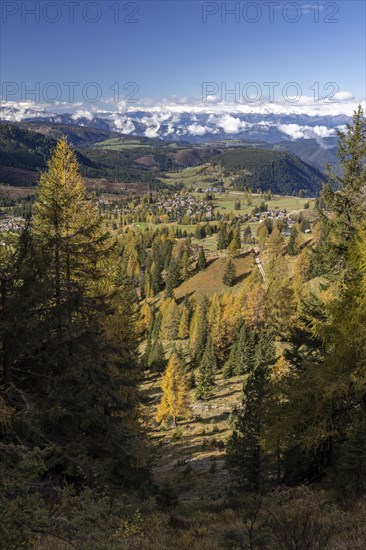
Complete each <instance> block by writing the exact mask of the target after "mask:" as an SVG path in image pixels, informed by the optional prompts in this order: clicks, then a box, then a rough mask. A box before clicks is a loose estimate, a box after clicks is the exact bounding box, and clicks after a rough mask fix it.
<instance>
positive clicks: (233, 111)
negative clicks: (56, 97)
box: [0, 102, 351, 147]
mask: <svg viewBox="0 0 366 550" xmlns="http://www.w3.org/2000/svg"><path fill="white" fill-rule="evenodd" d="M275 111H276V109H273V108H272V110H269V109H266V108H262V109H260V110H259V109H257V112H256V111H255V110H253V111H252V112H249V111H248V112H245V110H243V109H238V108H237V106H236V105H226V106H225V105H224V106H223V105H220V108H218V106H217V105H212V106H208V105H205V106H204V108H201V109H198V108H197V106H189V105H184V104H183V105H182V104H179V105H177V104H175V105H157V106H152V107H145V108H144V107H137V106H136V107H135V106H127V107H126V106H125V107H124V108H123V109H120V110H114V111H113V110H98V109H93V110H86V109H85V108H77V109H76V110H75V109H74V111H71V110H70V111H69V112H67V111H66V110H65V108H62V106H59V107H58V108H54V107H53V108H52V109H51V108H50V107H49V106H44V105H39V104H35V103H31V102H23V103H16V102H3V104H2V105H1V106H0V116H1V120H2V121H9V122H20V121H22V122H26V121H39V122H41V121H43V122H52V123H61V124H73V125H75V124H77V125H79V126H86V127H94V128H99V129H104V130H112V131H117V132H119V133H121V134H124V135H131V136H145V137H149V138H161V139H164V140H165V141H177V142H179V141H185V142H190V143H205V142H209V141H223V140H229V139H230V140H233V139H235V140H246V141H252V140H254V141H258V140H260V141H264V142H267V143H276V142H278V141H281V140H298V139H316V140H317V141H318V142H319V144H320V145H324V146H325V147H326V144H325V142H326V139H325V138H329V137H335V136H336V133H337V130H339V129H342V128H343V127H344V125H345V124H346V123H347V122H349V121H350V120H351V119H350V115H349V114H348V113H331V112H330V113H327V112H325V113H324V114H323V113H322V112H321V111H320V112H319V113H317V112H312V113H311V114H308V113H306V112H304V110H301V109H298V110H297V111H293V112H291V111H290V110H289V109H282V112H275ZM277 111H278V109H277ZM324 140H325V141H324Z"/></svg>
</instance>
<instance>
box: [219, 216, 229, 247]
mask: <svg viewBox="0 0 366 550" xmlns="http://www.w3.org/2000/svg"><path fill="white" fill-rule="evenodd" d="M227 244H228V243H227V229H226V224H224V223H223V224H221V225H220V227H219V231H218V234H217V250H224V249H225V248H226V247H227Z"/></svg>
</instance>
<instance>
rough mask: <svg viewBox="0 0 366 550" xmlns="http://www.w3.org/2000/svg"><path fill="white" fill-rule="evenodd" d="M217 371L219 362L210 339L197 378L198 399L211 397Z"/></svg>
mask: <svg viewBox="0 0 366 550" xmlns="http://www.w3.org/2000/svg"><path fill="white" fill-rule="evenodd" d="M216 370H217V361H216V357H215V352H214V348H213V345H212V339H211V338H210V337H208V339H207V343H206V347H205V351H204V353H203V356H202V359H201V362H200V366H199V371H198V376H197V388H196V396H197V398H201V399H207V398H208V397H209V396H210V394H211V391H212V388H213V387H214V385H215V374H216Z"/></svg>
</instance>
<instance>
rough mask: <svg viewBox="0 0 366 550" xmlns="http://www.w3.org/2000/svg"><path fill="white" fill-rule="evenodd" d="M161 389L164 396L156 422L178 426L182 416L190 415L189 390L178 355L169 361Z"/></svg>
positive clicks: (173, 355)
mask: <svg viewBox="0 0 366 550" xmlns="http://www.w3.org/2000/svg"><path fill="white" fill-rule="evenodd" d="M161 389H162V391H163V395H162V398H161V401H160V403H159V405H158V408H157V412H156V420H157V422H160V423H167V422H168V421H169V420H172V421H173V423H174V425H175V426H176V424H177V420H178V418H179V417H180V416H186V415H188V414H189V396H188V388H187V384H186V380H185V378H184V374H183V373H182V369H181V363H180V360H179V358H178V356H177V354H176V353H173V354H172V356H171V357H170V359H169V362H168V365H167V368H166V371H165V373H164V376H163V380H162V383H161Z"/></svg>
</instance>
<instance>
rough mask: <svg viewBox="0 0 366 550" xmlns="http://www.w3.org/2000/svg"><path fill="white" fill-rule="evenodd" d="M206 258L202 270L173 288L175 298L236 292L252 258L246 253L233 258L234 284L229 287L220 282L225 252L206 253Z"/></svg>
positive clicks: (248, 270)
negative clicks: (234, 269) (204, 266)
mask: <svg viewBox="0 0 366 550" xmlns="http://www.w3.org/2000/svg"><path fill="white" fill-rule="evenodd" d="M207 260H208V264H209V265H208V267H207V268H206V269H205V270H204V271H199V272H198V273H196V275H194V276H193V277H191V278H190V279H188V280H187V281H184V283H182V284H181V285H180V286H179V287H178V288H176V289H175V291H174V294H175V297H176V299H177V300H180V299H181V298H183V297H184V296H186V295H188V296H193V295H195V296H196V297H201V296H202V295H206V296H212V295H213V294H215V293H220V294H222V293H224V292H230V291H231V292H233V293H237V292H238V291H239V289H240V286H241V283H242V282H243V280H244V279H246V277H248V275H249V274H250V272H251V270H252V267H253V263H252V258H251V257H250V256H249V255H248V254H246V255H243V256H241V257H239V258H235V259H234V264H235V268H236V284H235V285H234V286H233V287H231V288H230V287H227V286H225V285H224V283H223V282H222V277H223V274H224V271H225V267H226V263H227V261H228V257H227V256H226V254H225V253H223V254H220V253H219V252H212V253H211V254H208V255H207Z"/></svg>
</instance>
